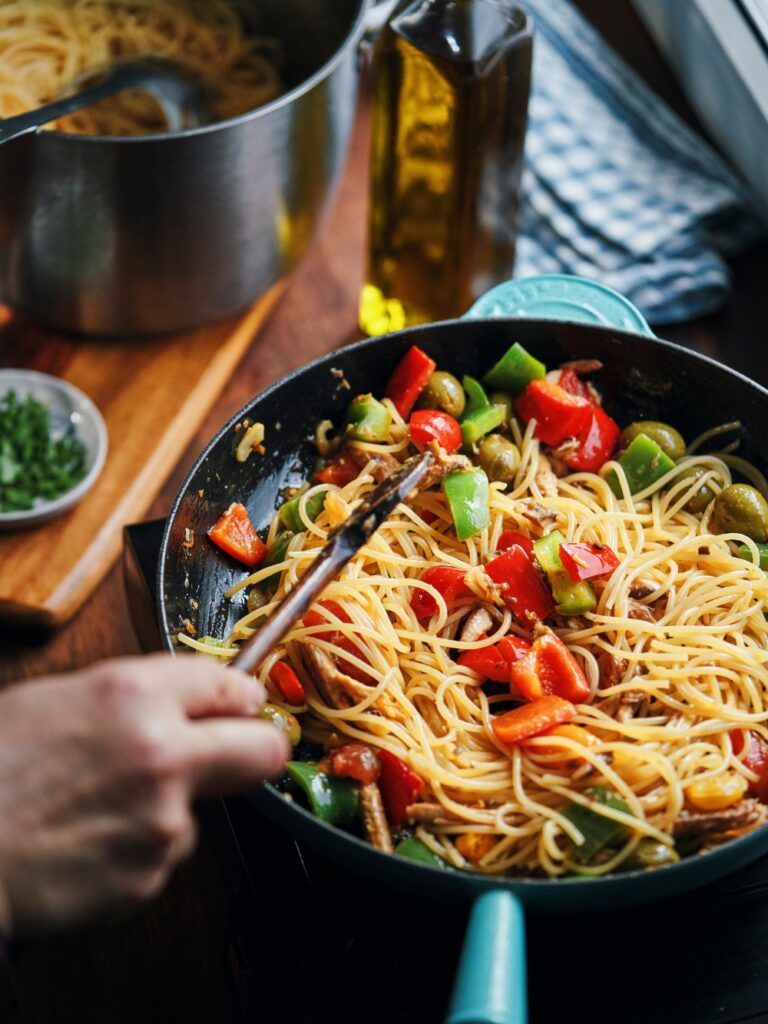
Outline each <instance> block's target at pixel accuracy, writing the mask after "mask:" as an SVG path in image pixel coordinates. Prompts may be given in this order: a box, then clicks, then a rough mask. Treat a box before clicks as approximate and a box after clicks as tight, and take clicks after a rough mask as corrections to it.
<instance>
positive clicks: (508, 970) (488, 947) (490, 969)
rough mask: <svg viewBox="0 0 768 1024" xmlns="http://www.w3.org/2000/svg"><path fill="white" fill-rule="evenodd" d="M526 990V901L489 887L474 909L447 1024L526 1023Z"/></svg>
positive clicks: (502, 890) (446, 1019)
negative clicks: (524, 905) (524, 903)
mask: <svg viewBox="0 0 768 1024" xmlns="http://www.w3.org/2000/svg"><path fill="white" fill-rule="evenodd" d="M526 990H527V986H526V973H525V917H524V914H523V907H522V904H521V903H520V900H519V899H518V898H517V897H516V896H515V895H514V894H513V893H511V892H509V891H505V890H504V889H489V890H488V892H484V893H483V895H482V896H480V897H479V899H477V900H476V901H475V904H474V906H473V907H472V911H471V913H470V917H469V924H468V925H467V932H466V935H465V936H464V948H463V949H462V951H461V959H460V961H459V970H458V973H457V975H456V981H455V983H454V986H453V995H452V997H451V1005H450V1007H449V1010H448V1016H447V1017H446V1018H445V1024H525V1022H526V1021H527V1019H528V1010H527V1005H528V1001H527V995H526Z"/></svg>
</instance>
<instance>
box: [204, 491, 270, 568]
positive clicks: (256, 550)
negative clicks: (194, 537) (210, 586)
mask: <svg viewBox="0 0 768 1024" xmlns="http://www.w3.org/2000/svg"><path fill="white" fill-rule="evenodd" d="M208 536H209V537H210V539H211V540H212V541H213V543H214V544H215V545H216V546H217V547H219V548H221V550H222V551H226V553H227V554H228V555H231V556H232V558H236V559H237V560H238V562H242V563H243V565H247V566H248V568H249V569H256V568H258V566H260V565H261V563H262V562H263V561H264V559H265V558H266V555H267V545H266V544H265V543H264V541H263V540H261V538H260V537H259V535H258V534H257V533H256V530H255V529H254V527H253V523H252V522H251V520H250V519H249V518H248V510H247V509H246V507H245V505H240V504H238V503H237V502H234V503H233V504H232V505H230V506H229V508H228V509H227V511H226V512H225V513H224V514H223V515H222V516H221V518H220V519H219V520H218V521H217V522H216V523H214V525H213V526H212V527H211V528H210V530H209V531H208Z"/></svg>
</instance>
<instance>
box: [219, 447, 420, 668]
mask: <svg viewBox="0 0 768 1024" xmlns="http://www.w3.org/2000/svg"><path fill="white" fill-rule="evenodd" d="M434 465H435V457H434V455H433V454H432V452H431V451H429V450H427V451H425V452H423V453H422V454H421V455H416V456H414V457H413V458H411V459H408V461H407V462H404V463H403V466H402V468H401V469H400V470H398V472H397V473H395V474H394V475H393V476H391V477H390V478H389V480H385V481H384V482H383V483H381V484H379V486H378V487H377V488H376V489H375V490H373V491H371V493H370V495H369V496H368V498H367V499H366V500H365V501H364V502H363V504H362V505H361V506H360V507H359V508H357V509H355V511H354V512H353V513H352V515H351V516H350V517H349V519H348V520H347V521H346V522H345V523H343V524H342V525H341V526H338V527H336V529H335V530H333V531H332V532H331V533H330V534H329V535H328V543H327V544H326V545H325V547H324V548H322V550H321V551H320V554H319V555H318V556H317V558H316V559H315V560H314V562H313V563H312V565H311V566H310V568H309V569H308V570H307V571H306V572H305V573H304V575H303V576H302V577H301V579H300V580H299V582H298V583H297V584H296V586H295V587H294V588H293V590H292V591H291V592H290V594H288V595H287V596H286V597H285V598H283V600H282V601H281V602H280V604H279V605H278V607H277V608H276V609H275V610H274V611H273V612H272V614H271V615H270V616H269V617H268V618H266V619H265V620H264V623H263V625H262V626H261V627H260V628H259V630H258V632H256V633H254V635H253V636H252V637H250V638H249V640H248V641H247V642H246V643H245V645H244V646H243V647H242V648H241V650H240V653H239V654H237V655H236V656H235V657H234V658H233V659H232V661H231V662H230V665H233V666H235V668H239V669H243V671H245V672H249V671H251V670H252V669H254V668H256V667H257V666H258V665H260V664H261V662H262V661H263V660H264V659H265V658H266V656H267V655H268V654H269V652H270V651H271V650H272V649H273V648H275V647H276V646H277V645H278V644H279V643H280V641H281V640H282V639H283V637H284V636H285V634H286V633H287V632H288V630H289V629H290V628H291V626H293V624H294V623H295V622H296V621H297V620H298V619H300V618H301V617H302V615H304V613H305V612H306V611H307V609H308V608H309V606H310V605H311V604H312V603H313V602H314V601H315V599H316V598H317V597H318V596H319V595H320V594H321V593H322V591H323V590H324V589H325V587H327V585H328V584H329V583H330V582H331V580H333V579H334V578H335V577H336V576H337V575H338V573H339V572H340V571H341V569H343V568H344V566H345V565H346V564H347V562H348V561H349V560H350V558H352V556H353V555H354V554H355V553H356V552H357V551H359V549H360V548H361V547H362V546H363V544H365V543H366V541H368V540H369V539H370V538H371V537H372V536H373V534H374V533H375V532H376V531H377V530H378V528H379V527H380V526H381V524H382V523H383V522H384V520H385V519H387V517H388V516H389V515H390V513H392V512H393V511H394V510H395V508H396V507H397V506H398V505H399V504H400V502H401V501H406V500H407V499H408V498H409V497H410V496H411V495H412V494H413V493H414V492H415V491H416V490H418V487H419V484H420V483H421V482H422V481H423V480H424V477H425V476H426V475H427V474H428V473H429V471H430V470H431V469H432V467H433V466H434Z"/></svg>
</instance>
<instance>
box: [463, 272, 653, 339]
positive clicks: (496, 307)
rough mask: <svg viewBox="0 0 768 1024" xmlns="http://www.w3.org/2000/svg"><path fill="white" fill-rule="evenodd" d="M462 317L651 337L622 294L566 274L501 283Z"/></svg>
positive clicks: (651, 332)
mask: <svg viewBox="0 0 768 1024" xmlns="http://www.w3.org/2000/svg"><path fill="white" fill-rule="evenodd" d="M464 315H465V316H466V317H468V318H479V317H526V318H528V319H532V320H566V321H570V322H574V321H575V322H577V323H585V324H597V325H599V326H601V327H614V328H616V330H619V331H628V332H630V333H632V334H643V335H645V336H646V337H649V338H653V337H654V333H653V331H652V330H651V328H650V327H649V326H648V323H647V321H646V319H645V317H644V316H643V315H642V313H641V312H640V311H639V310H638V309H637V308H636V307H635V306H633V305H632V303H631V302H630V301H629V300H628V299H625V298H624V296H623V295H620V294H619V293H618V292H615V291H614V290H613V288H608V287H606V285H604V284H599V283H598V282H597V281H589V280H587V278H585V277H574V276H572V275H570V274H540V275H538V276H537V277H524V278H519V279H515V280H512V281H504V282H503V284H499V285H497V286H496V287H495V288H492V289H491V290H490V291H489V292H486V293H485V295H481V296H480V298H479V299H478V300H477V302H476V303H475V304H474V306H472V308H471V309H470V310H469V311H468V312H467V313H465V314H464Z"/></svg>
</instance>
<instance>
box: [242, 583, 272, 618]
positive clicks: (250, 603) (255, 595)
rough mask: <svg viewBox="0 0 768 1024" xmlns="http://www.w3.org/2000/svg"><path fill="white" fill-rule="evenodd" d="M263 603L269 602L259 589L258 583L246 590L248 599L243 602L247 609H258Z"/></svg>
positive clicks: (253, 610)
mask: <svg viewBox="0 0 768 1024" xmlns="http://www.w3.org/2000/svg"><path fill="white" fill-rule="evenodd" d="M265 604H269V598H268V597H267V595H266V594H265V593H264V591H263V590H262V589H261V587H260V586H259V585H258V584H256V585H255V586H253V587H251V589H250V590H249V591H248V600H247V601H246V602H245V606H246V608H247V609H248V611H249V612H255V611H258V609H259V608H263V607H264V605H265Z"/></svg>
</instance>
